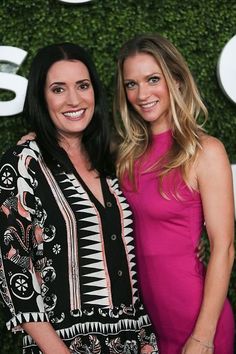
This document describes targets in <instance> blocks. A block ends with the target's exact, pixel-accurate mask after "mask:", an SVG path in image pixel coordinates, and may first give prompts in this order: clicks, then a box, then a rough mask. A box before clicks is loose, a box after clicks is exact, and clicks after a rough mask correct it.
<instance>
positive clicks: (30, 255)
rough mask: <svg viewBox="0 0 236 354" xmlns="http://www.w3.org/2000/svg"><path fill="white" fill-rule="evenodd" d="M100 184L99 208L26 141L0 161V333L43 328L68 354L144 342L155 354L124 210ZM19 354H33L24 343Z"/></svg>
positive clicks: (112, 184)
mask: <svg viewBox="0 0 236 354" xmlns="http://www.w3.org/2000/svg"><path fill="white" fill-rule="evenodd" d="M9 161H10V162H9ZM101 185H102V190H103V193H104V201H105V207H104V206H102V205H101V204H100V203H99V202H98V201H97V200H96V198H95V197H94V196H93V195H92V194H91V191H90V190H89V189H88V187H87V186H86V184H85V182H84V181H83V180H81V178H80V176H79V175H77V173H76V171H74V172H70V173H67V172H65V171H64V169H63V168H62V167H61V166H60V165H59V164H58V163H57V162H56V161H55V165H54V166H53V167H51V168H50V169H49V168H48V166H47V165H46V164H45V162H44V160H43V158H42V156H41V153H40V151H39V148H38V146H37V144H36V142H34V141H30V142H26V143H24V144H22V145H19V146H16V147H14V148H12V149H10V150H9V151H8V152H7V153H5V154H4V156H3V157H2V160H1V165H0V293H1V295H2V299H3V302H4V304H5V312H6V317H7V327H8V329H11V330H19V329H21V327H20V326H21V324H22V323H23V322H44V321H49V322H50V323H51V324H52V325H53V327H54V329H55V330H56V331H57V333H58V335H59V336H60V337H61V338H62V340H64V341H65V343H66V345H68V347H70V348H71V350H72V349H73V352H75V353H84V352H85V349H86V350H87V351H86V353H87V352H88V353H91V354H98V353H99V352H100V353H101V354H105V353H110V354H112V353H114V354H115V353H127V354H130V353H131V354H136V353H138V351H137V350H138V349H137V348H140V346H143V347H144V346H147V345H150V343H152V344H151V347H152V350H155V351H153V352H155V353H158V349H157V345H156V344H155V335H154V334H153V332H152V327H151V325H150V321H149V318H148V316H147V314H146V312H145V309H144V308H143V305H142V304H141V302H140V299H139V295H138V287H137V274H136V268H135V253H134V240H133V229H132V224H133V220H132V212H131V210H130V207H129V205H128V204H127V202H126V199H125V197H124V196H123V194H122V192H121V191H120V189H119V184H118V180H117V179H116V178H114V179H111V178H106V179H105V178H101ZM144 333H145V335H144ZM110 336H111V337H110ZM127 338H128V339H127ZM130 338H131V339H132V340H131V339H130ZM132 343H133V344H132ZM131 347H132V348H133V349H131ZM99 348H100V349H99ZM125 348H127V349H125ZM135 348H136V349H135ZM145 348H147V347H145ZM145 350H146V349H145ZM24 352H25V353H40V350H39V348H37V346H36V344H35V343H34V341H33V340H32V338H31V337H30V336H28V335H25V336H24Z"/></svg>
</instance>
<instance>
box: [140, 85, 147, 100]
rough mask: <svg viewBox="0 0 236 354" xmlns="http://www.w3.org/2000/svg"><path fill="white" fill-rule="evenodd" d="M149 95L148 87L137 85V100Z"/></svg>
mask: <svg viewBox="0 0 236 354" xmlns="http://www.w3.org/2000/svg"><path fill="white" fill-rule="evenodd" d="M148 96H149V92H148V89H147V87H146V86H145V85H139V87H138V98H139V100H145V99H146V98H147V97H148Z"/></svg>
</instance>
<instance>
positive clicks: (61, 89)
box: [52, 87, 64, 93]
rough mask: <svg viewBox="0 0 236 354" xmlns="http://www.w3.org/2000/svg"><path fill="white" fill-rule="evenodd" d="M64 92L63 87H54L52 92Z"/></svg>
mask: <svg viewBox="0 0 236 354" xmlns="http://www.w3.org/2000/svg"><path fill="white" fill-rule="evenodd" d="M63 91H64V90H63V88H62V87H53V89H52V92H54V93H61V92H63Z"/></svg>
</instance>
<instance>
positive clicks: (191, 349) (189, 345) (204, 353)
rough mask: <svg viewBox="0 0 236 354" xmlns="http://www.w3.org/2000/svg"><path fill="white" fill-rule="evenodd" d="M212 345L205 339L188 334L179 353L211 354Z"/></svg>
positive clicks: (212, 350) (212, 351)
mask: <svg viewBox="0 0 236 354" xmlns="http://www.w3.org/2000/svg"><path fill="white" fill-rule="evenodd" d="M213 353H214V345H213V344H212V343H210V342H208V341H206V340H201V339H200V338H197V337H195V336H190V337H189V339H188V340H187V342H186V343H185V345H184V347H183V349H182V352H181V354H213Z"/></svg>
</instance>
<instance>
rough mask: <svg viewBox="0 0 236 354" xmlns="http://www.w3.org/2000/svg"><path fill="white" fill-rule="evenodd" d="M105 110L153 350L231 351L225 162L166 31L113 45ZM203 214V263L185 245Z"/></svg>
mask: <svg viewBox="0 0 236 354" xmlns="http://www.w3.org/2000/svg"><path fill="white" fill-rule="evenodd" d="M115 111H116V113H117V111H118V112H119V115H117V116H118V119H117V129H118V131H119V133H120V135H121V137H122V142H121V145H120V148H119V151H118V161H117V172H118V176H119V178H120V181H121V186H122V188H123V192H124V194H125V196H126V198H127V200H128V202H129V204H130V205H131V208H132V210H133V213H134V219H135V235H136V254H137V261H138V273H139V281H140V287H141V293H142V296H143V301H144V303H145V305H146V307H147V309H148V311H149V314H150V317H151V319H152V322H153V323H154V325H155V328H156V332H157V333H158V336H159V345H160V352H161V353H163V354H183V353H185V354H203V353H207V354H210V353H211V354H212V353H215V354H232V353H233V336H234V320H233V314H232V309H231V307H230V304H229V302H228V300H227V299H226V295H227V290H228V284H229V278H230V274H231V269H232V264H233V259H234V226H233V225H234V216H233V215H234V214H233V210H234V208H233V192H232V176H231V169H230V164H229V160H228V157H227V154H226V152H225V149H224V146H223V144H222V143H221V142H220V141H219V140H217V139H216V138H214V137H212V136H209V135H207V134H206V133H205V131H204V129H203V128H202V125H201V124H199V123H198V118H199V116H200V117H202V118H206V117H207V110H206V108H205V106H204V104H203V102H202V100H201V98H200V95H199V92H198V89H197V87H196V85H195V83H194V80H193V77H192V75H191V73H190V71H189V69H188V66H187V64H186V62H185V60H184V59H183V57H182V55H181V54H180V53H179V52H178V50H177V49H176V48H175V47H174V46H173V45H172V44H171V43H170V42H169V41H168V40H167V39H165V38H164V37H162V36H160V35H158V34H154V35H152V34H150V35H149V34H147V35H141V36H136V37H135V38H133V39H131V40H129V41H128V42H127V43H125V44H124V45H123V47H122V48H121V50H120V53H119V58H118V73H117V95H116V100H115ZM120 118H121V119H120ZM202 121H203V119H202ZM204 223H205V225H206V230H207V234H208V237H209V241H210V251H211V252H210V259H209V264H208V267H207V269H206V270H205V269H204V266H203V264H202V263H201V262H200V261H199V259H198V258H197V257H196V252H195V250H196V246H197V244H198V242H199V238H200V235H201V233H202V229H203V226H204Z"/></svg>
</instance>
